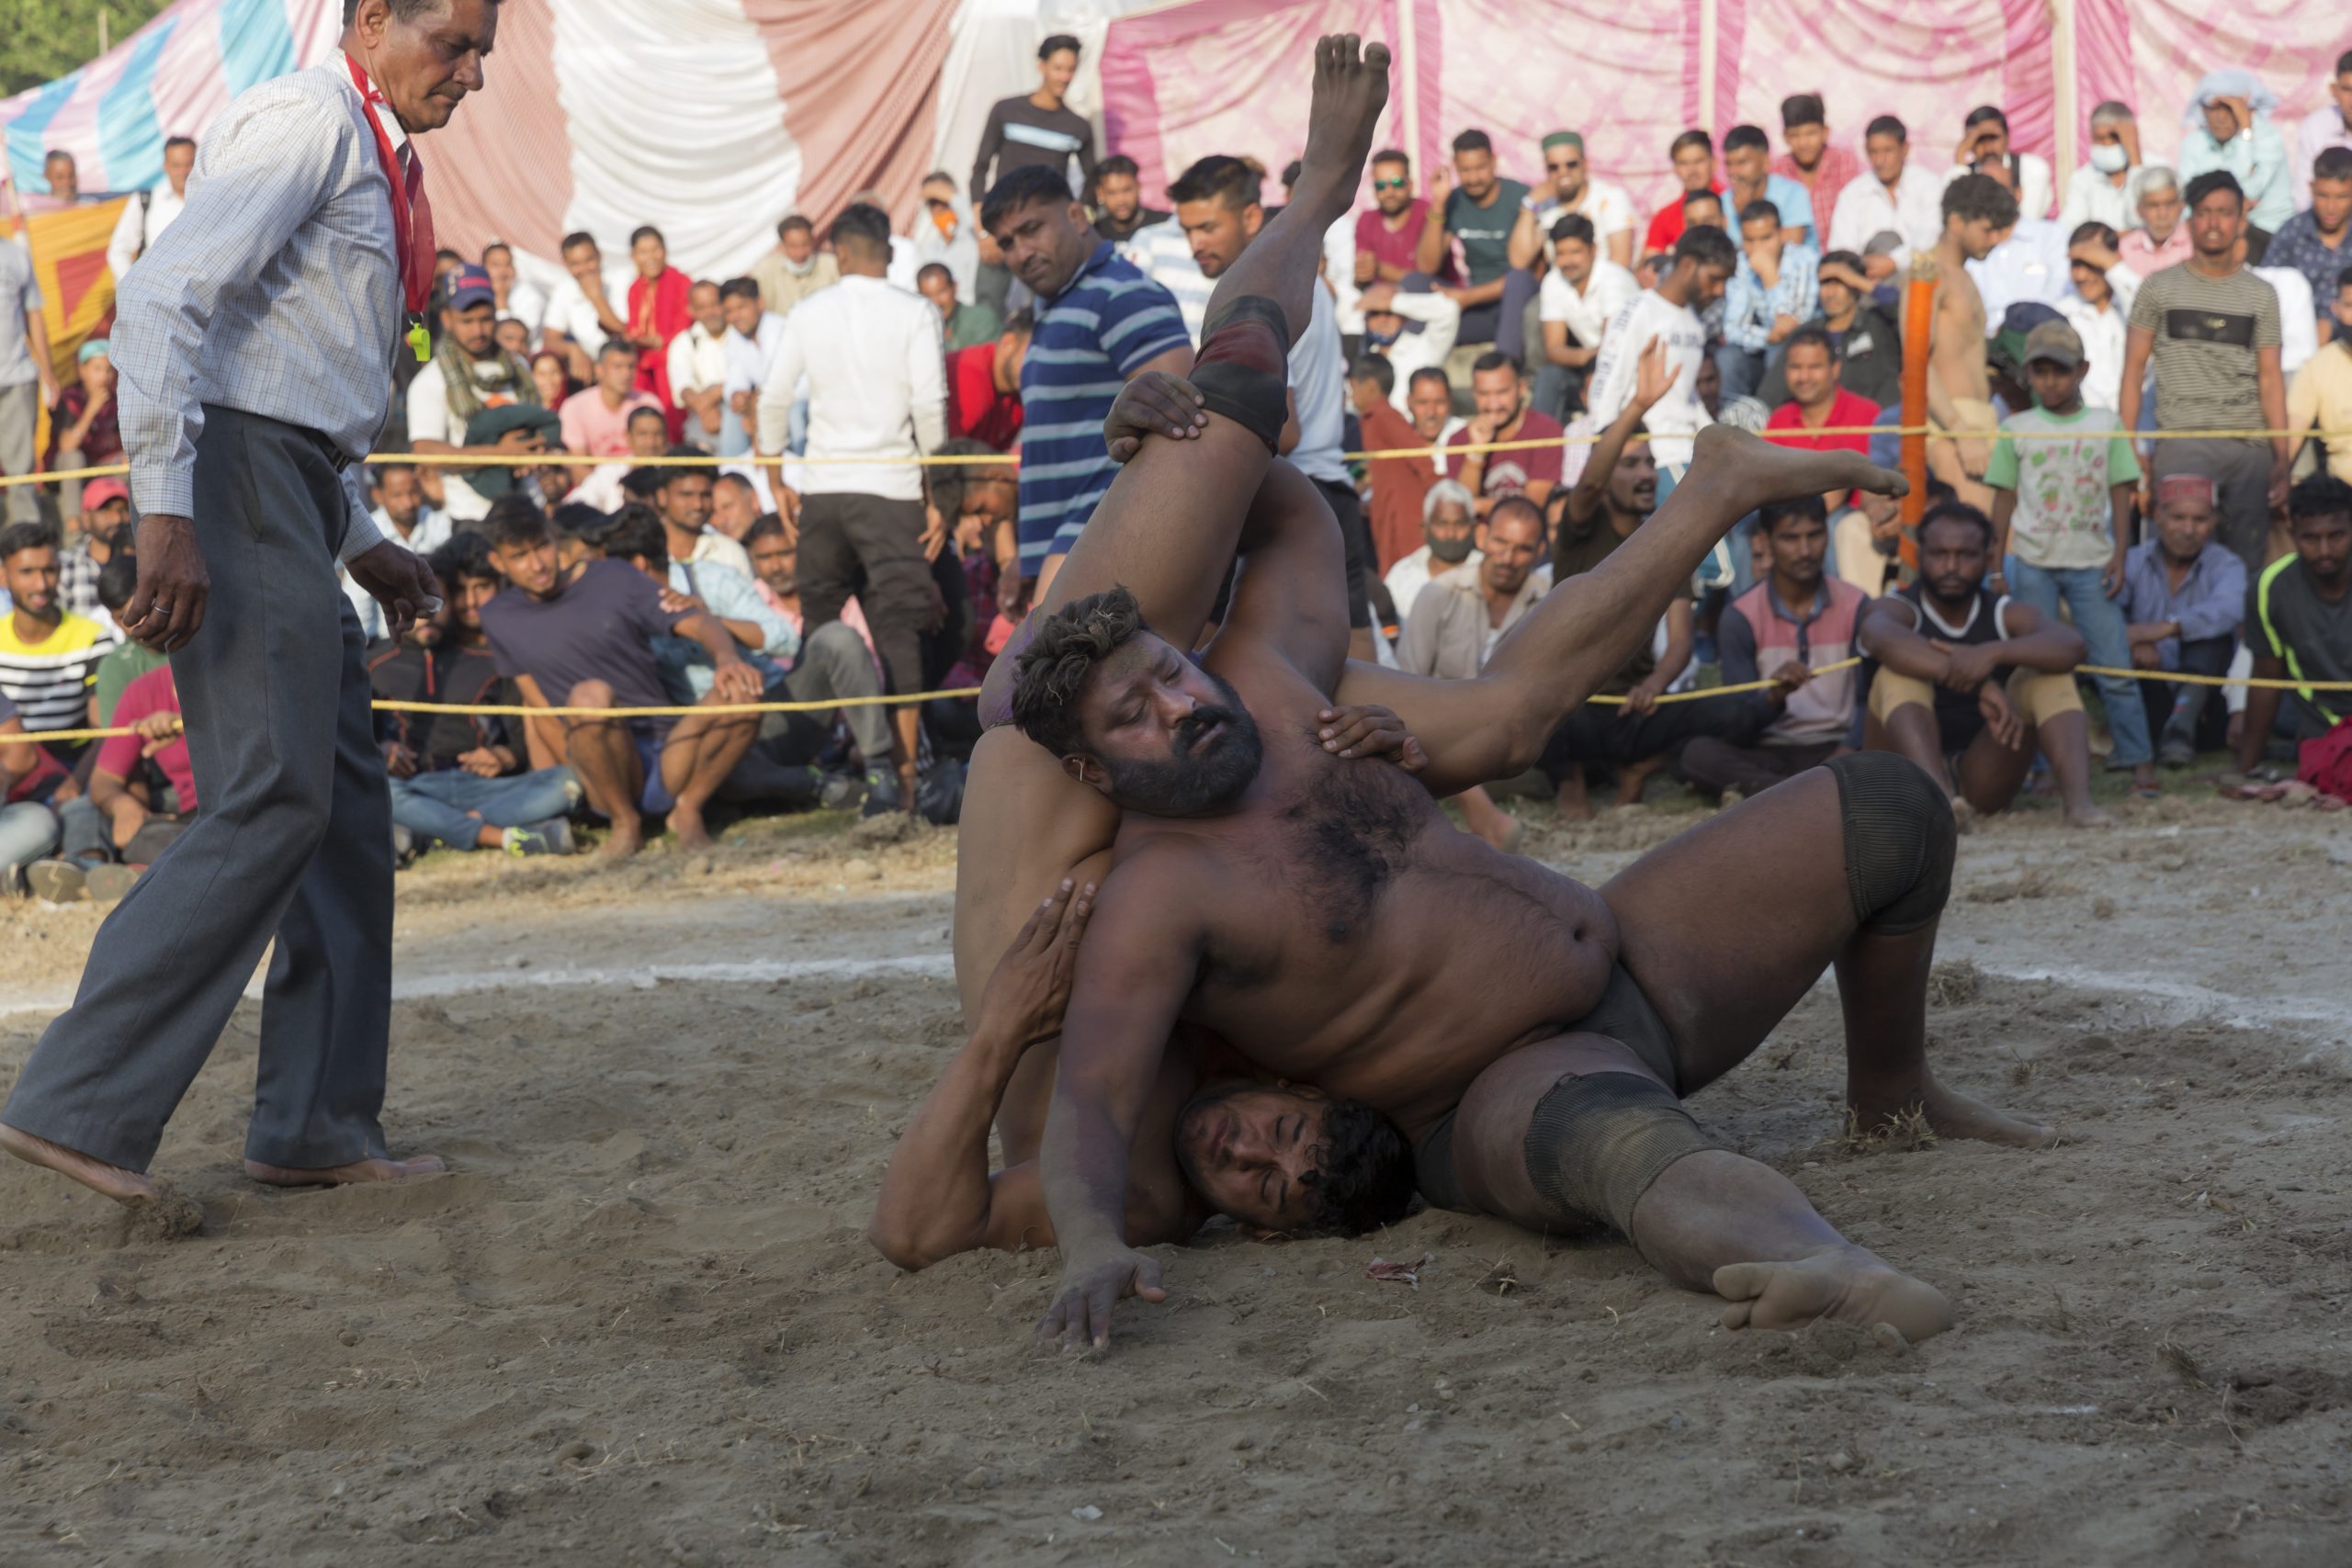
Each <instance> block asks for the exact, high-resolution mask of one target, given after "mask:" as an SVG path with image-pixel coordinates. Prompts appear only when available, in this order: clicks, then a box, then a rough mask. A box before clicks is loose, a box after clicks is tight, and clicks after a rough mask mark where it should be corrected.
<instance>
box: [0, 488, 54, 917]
mask: <svg viewBox="0 0 2352 1568" xmlns="http://www.w3.org/2000/svg"><path fill="white" fill-rule="evenodd" d="M18 488H20V489H29V488H30V487H29V486H20V487H18ZM56 847H57V818H55V817H52V816H51V815H50V810H49V807H46V806H43V805H42V804H41V803H40V801H38V800H20V801H17V803H16V804H15V805H13V806H0V892H7V893H14V892H15V891H16V890H17V871H18V869H19V868H20V867H23V866H28V865H30V864H31V863H33V862H35V861H37V860H39V859H40V858H41V856H43V855H45V854H47V853H49V852H50V851H51V850H52V849H55V848H56Z"/></svg>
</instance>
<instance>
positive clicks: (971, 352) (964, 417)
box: [947, 310, 1037, 452]
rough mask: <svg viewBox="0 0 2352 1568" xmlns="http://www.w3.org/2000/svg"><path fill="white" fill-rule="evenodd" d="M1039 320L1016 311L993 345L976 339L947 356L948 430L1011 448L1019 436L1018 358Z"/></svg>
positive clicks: (1002, 448) (1025, 350) (1025, 354)
mask: <svg viewBox="0 0 2352 1568" xmlns="http://www.w3.org/2000/svg"><path fill="white" fill-rule="evenodd" d="M1036 324H1037V318H1036V317H1035V315H1033V314H1032V313H1030V312H1029V311H1027V310H1015V311H1014V312H1013V313H1012V320H1011V321H1007V322H1005V323H1004V332H1003V334H1002V335H1001V336H1000V337H999V338H998V339H997V340H996V341H995V342H994V343H976V344H972V345H971V346H970V347H969V348H959V349H957V350H956V352H955V353H953V354H951V355H948V356H947V434H949V435H951V436H959V437H960V436H969V437H970V438H971V439H972V440H975V441H982V442H986V443H987V444H988V445H989V446H993V447H995V448H996V449H997V450H998V451H1000V452H1010V451H1011V450H1012V444H1013V443H1014V442H1015V441H1018V440H1019V439H1021V362H1022V361H1023V359H1026V358H1027V357H1028V356H1029V337H1030V333H1032V332H1033V331H1034V330H1035V327H1036Z"/></svg>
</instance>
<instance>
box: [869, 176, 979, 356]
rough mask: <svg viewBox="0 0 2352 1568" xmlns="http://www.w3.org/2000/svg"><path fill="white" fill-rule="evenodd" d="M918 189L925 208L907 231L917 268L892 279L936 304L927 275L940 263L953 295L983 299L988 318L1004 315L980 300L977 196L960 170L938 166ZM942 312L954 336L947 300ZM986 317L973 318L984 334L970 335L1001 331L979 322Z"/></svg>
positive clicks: (911, 263)
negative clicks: (960, 180) (971, 196)
mask: <svg viewBox="0 0 2352 1568" xmlns="http://www.w3.org/2000/svg"><path fill="white" fill-rule="evenodd" d="M918 194H919V195H920V196H921V197H922V211H921V212H920V213H918V214H917V215H916V217H915V225H914V230H913V232H911V233H910V234H909V235H908V236H907V244H906V246H905V249H906V252H907V262H906V265H907V266H908V267H909V268H910V269H911V272H910V274H908V275H904V276H894V277H892V278H891V279H890V281H891V282H893V283H895V284H898V285H899V287H900V288H913V289H914V290H915V292H917V293H918V294H921V295H922V296H923V297H924V298H925V299H931V300H932V301H933V303H934V304H936V303H937V302H938V301H937V297H936V296H934V295H933V293H932V290H931V289H930V288H928V287H926V286H925V284H924V282H923V275H924V274H925V273H927V272H929V271H930V270H931V269H932V268H933V267H934V266H936V267H942V268H944V269H945V271H946V274H947V287H948V294H949V298H950V299H957V300H960V301H962V302H963V303H964V304H965V305H967V306H973V305H975V304H976V302H978V293H977V288H978V282H979V275H980V229H979V225H978V223H977V222H975V221H974V220H973V217H972V204H971V201H970V200H968V199H967V198H966V197H965V195H964V192H963V190H962V188H961V187H959V186H957V185H956V176H955V175H950V174H947V173H945V172H944V171H943V170H938V169H933V171H932V172H931V173H930V174H927V175H924V176H923V177H922V188H921V190H920V191H919V193H918ZM978 309H979V310H982V311H983V312H984V313H985V319H986V320H988V321H996V320H998V316H997V312H996V308H995V307H994V306H992V305H989V304H987V303H985V302H978ZM939 313H940V314H941V315H943V316H945V317H947V318H948V321H949V335H950V336H951V338H952V337H953V335H954V322H955V317H954V316H953V314H952V313H951V312H950V311H949V310H948V309H947V307H946V306H944V305H941V306H940V308H939ZM980 319H981V318H975V319H974V322H973V331H974V332H976V333H978V335H977V336H974V337H972V338H970V339H968V340H967V341H969V342H972V343H978V342H979V341H980V339H981V338H984V337H994V336H996V333H995V331H994V330H993V329H989V330H985V331H984V330H981V329H980V328H979V326H978V321H979V320H980Z"/></svg>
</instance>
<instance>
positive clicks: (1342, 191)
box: [1290, 33, 1388, 233]
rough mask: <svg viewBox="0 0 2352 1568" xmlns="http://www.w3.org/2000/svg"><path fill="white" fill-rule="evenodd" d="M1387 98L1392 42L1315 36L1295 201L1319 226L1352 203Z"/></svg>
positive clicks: (1293, 191) (1341, 35)
mask: <svg viewBox="0 0 2352 1568" xmlns="http://www.w3.org/2000/svg"><path fill="white" fill-rule="evenodd" d="M1387 103H1388V46H1387V45H1386V44H1380V43H1374V44H1363V43H1360V41H1359V40H1358V39H1357V38H1356V35H1355V34H1353V33H1338V34H1334V35H1332V36H1331V37H1329V38H1322V39H1317V40H1316V42H1315V84H1314V96H1313V97H1312V99H1311V100H1310V101H1309V102H1308V104H1307V108H1306V156H1305V157H1303V158H1301V159H1300V160H1299V164H1300V167H1299V173H1298V184H1297V185H1295V186H1293V187H1291V193H1290V199H1291V205H1293V206H1295V207H1298V208H1300V209H1303V210H1304V212H1305V213H1306V215H1307V216H1308V217H1310V218H1312V219H1313V220H1315V227H1316V231H1317V232H1318V233H1319V232H1321V231H1322V230H1324V229H1325V228H1328V227H1329V225H1330V224H1331V222H1332V221H1333V220H1336V219H1338V218H1339V217H1340V215H1341V214H1342V213H1344V212H1346V211H1347V210H1348V209H1349V208H1350V207H1351V206H1352V205H1353V204H1354V201H1355V195H1356V186H1357V182H1359V181H1360V180H1362V179H1363V162H1364V159H1365V158H1367V157H1369V156H1370V155H1371V153H1372V139H1373V136H1374V133H1375V132H1376V131H1377V130H1379V129H1380V111H1381V110H1382V109H1383V108H1385V107H1387Z"/></svg>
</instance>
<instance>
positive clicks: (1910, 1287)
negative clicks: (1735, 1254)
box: [1714, 1242, 1951, 1343]
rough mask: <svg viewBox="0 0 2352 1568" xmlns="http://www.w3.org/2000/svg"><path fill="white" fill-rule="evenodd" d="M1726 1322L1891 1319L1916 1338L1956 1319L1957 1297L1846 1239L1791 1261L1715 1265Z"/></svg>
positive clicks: (1867, 1324)
mask: <svg viewBox="0 0 2352 1568" xmlns="http://www.w3.org/2000/svg"><path fill="white" fill-rule="evenodd" d="M1714 1287H1715V1294H1717V1295H1719V1296H1721V1297H1723V1298H1724V1300H1725V1301H1727V1302H1730V1303H1732V1304H1731V1305H1730V1306H1727V1307H1725V1308H1724V1316H1723V1323H1724V1327H1725V1328H1781V1329H1797V1328H1804V1327H1806V1326H1808V1325H1812V1324H1815V1323H1819V1322H1821V1321H1822V1320H1823V1319H1825V1318H1826V1319H1830V1320H1833V1321H1836V1322H1838V1323H1850V1324H1854V1325H1858V1326H1860V1327H1862V1328H1876V1327H1878V1326H1879V1325H1881V1324H1884V1325H1887V1326H1888V1327H1891V1328H1893V1329H1894V1331H1895V1332H1896V1333H1898V1334H1900V1335H1901V1336H1902V1337H1904V1339H1905V1341H1906V1342H1908V1343H1917V1341H1919V1340H1922V1339H1926V1338H1928V1337H1931V1336H1933V1335H1938V1334H1941V1333H1942V1332H1943V1331H1944V1330H1945V1329H1947V1328H1950V1327H1951V1302H1949V1301H1947V1300H1946V1299H1945V1298H1944V1293H1943V1292H1941V1291H1939V1290H1937V1289H1936V1288H1935V1287H1934V1286H1933V1285H1928V1284H1924V1283H1922V1282H1921V1281H1919V1280H1914V1279H1913V1278H1911V1276H1910V1275H1908V1274H1905V1273H1904V1272H1902V1271H1901V1270H1900V1269H1890V1268H1888V1267H1887V1266H1886V1265H1885V1264H1884V1263H1883V1262H1881V1261H1880V1260H1879V1259H1878V1258H1877V1257H1875V1256H1874V1255H1872V1254H1871V1253H1869V1252H1867V1251H1865V1250H1863V1249H1862V1248H1861V1247H1856V1246H1854V1245H1852V1244H1851V1243H1850V1242H1848V1243H1840V1244H1839V1245H1838V1246H1836V1247H1823V1248H1822V1249H1821V1250H1820V1251H1818V1252H1810V1253H1807V1254H1806V1255H1805V1256H1804V1257H1803V1258H1796V1259H1793V1260H1792V1261H1790V1262H1786V1263H1727V1264H1725V1265H1724V1267H1722V1268H1721V1269H1716V1270H1715V1275H1714Z"/></svg>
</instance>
